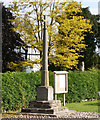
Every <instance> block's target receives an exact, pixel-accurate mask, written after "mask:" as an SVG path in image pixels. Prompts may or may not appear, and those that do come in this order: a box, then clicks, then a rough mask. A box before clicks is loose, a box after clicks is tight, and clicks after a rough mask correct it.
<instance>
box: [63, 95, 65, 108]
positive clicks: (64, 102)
mask: <svg viewBox="0 0 100 120" xmlns="http://www.w3.org/2000/svg"><path fill="white" fill-rule="evenodd" d="M63 106H65V93H63Z"/></svg>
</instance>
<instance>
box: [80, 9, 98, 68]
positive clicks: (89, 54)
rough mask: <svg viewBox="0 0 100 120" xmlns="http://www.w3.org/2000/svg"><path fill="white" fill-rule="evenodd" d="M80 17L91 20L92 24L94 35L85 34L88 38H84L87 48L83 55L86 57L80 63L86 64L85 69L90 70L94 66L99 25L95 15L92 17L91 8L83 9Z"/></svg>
mask: <svg viewBox="0 0 100 120" xmlns="http://www.w3.org/2000/svg"><path fill="white" fill-rule="evenodd" d="M78 15H81V16H84V18H85V19H88V20H90V23H91V24H92V31H93V32H92V33H90V32H87V33H85V34H86V36H85V37H84V41H85V44H86V45H87V46H86V49H84V52H83V53H81V54H82V55H83V56H84V57H83V58H80V59H79V61H80V62H82V61H84V62H85V69H88V68H90V67H92V66H93V63H94V62H93V60H91V58H93V56H94V55H95V49H96V45H97V39H96V36H97V33H98V24H97V18H96V16H95V15H92V14H91V13H90V11H89V8H88V7H87V8H82V12H81V13H80V14H78Z"/></svg>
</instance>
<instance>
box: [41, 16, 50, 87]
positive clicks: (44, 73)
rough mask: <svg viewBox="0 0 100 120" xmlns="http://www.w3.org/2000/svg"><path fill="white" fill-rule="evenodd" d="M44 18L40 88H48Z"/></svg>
mask: <svg viewBox="0 0 100 120" xmlns="http://www.w3.org/2000/svg"><path fill="white" fill-rule="evenodd" d="M45 19H46V18H45V16H44V29H43V59H42V80H41V86H49V75H48V73H49V72H48V42H47V29H46V21H45Z"/></svg>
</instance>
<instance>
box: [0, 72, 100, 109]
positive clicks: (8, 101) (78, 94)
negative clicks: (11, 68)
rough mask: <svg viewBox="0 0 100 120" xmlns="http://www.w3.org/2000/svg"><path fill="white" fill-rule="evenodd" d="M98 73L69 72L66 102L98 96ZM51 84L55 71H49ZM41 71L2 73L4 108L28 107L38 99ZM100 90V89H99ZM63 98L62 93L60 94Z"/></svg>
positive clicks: (52, 83)
mask: <svg viewBox="0 0 100 120" xmlns="http://www.w3.org/2000/svg"><path fill="white" fill-rule="evenodd" d="M98 74H100V71H94V72H92V71H86V72H69V73H68V93H67V94H66V102H79V101H82V100H85V99H88V100H90V99H97V98H98V93H97V92H98ZM49 78H50V86H53V87H54V73H53V72H49ZM40 83H41V73H40V72H36V73H33V72H32V73H25V72H7V73H3V74H2V101H3V104H2V108H3V110H6V111H8V110H18V109H21V108H22V107H28V103H29V101H30V100H36V96H37V90H36V88H37V86H39V85H40ZM99 91H100V89H99ZM58 99H60V100H62V94H59V95H58Z"/></svg>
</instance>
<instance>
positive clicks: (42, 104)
mask: <svg viewBox="0 0 100 120" xmlns="http://www.w3.org/2000/svg"><path fill="white" fill-rule="evenodd" d="M54 107H61V101H60V100H51V101H30V102H29V108H54Z"/></svg>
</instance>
